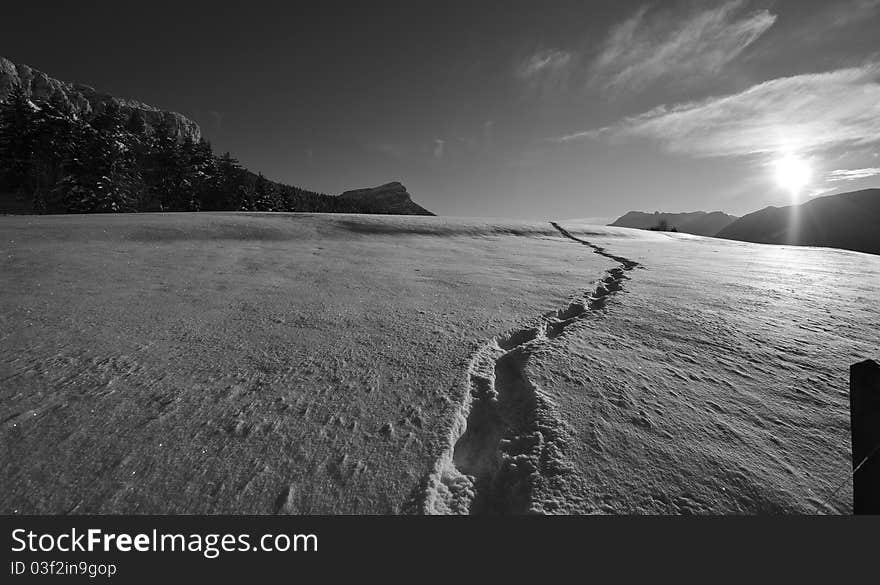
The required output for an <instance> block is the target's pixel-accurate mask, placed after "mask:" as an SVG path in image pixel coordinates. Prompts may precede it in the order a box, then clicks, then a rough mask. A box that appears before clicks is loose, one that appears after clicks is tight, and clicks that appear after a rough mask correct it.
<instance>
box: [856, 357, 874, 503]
mask: <svg viewBox="0 0 880 585" xmlns="http://www.w3.org/2000/svg"><path fill="white" fill-rule="evenodd" d="M849 414H850V430H851V433H852V464H853V469H854V470H855V469H856V468H857V467H858V466H859V465H861V467H858V471H856V472H855V473H854V475H853V513H855V514H880V450H878V447H880V365H878V364H877V362H875V361H874V360H865V361H863V362H859V363H857V364H853V365H851V366H850V368H849ZM865 457H868V458H869V459H868V460H867V461H864V459H865ZM863 461H864V463H863Z"/></svg>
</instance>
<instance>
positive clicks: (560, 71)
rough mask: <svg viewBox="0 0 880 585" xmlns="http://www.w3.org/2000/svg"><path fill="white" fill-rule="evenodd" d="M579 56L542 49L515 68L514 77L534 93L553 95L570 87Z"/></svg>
mask: <svg viewBox="0 0 880 585" xmlns="http://www.w3.org/2000/svg"><path fill="white" fill-rule="evenodd" d="M576 60H577V55H576V54H575V53H573V52H569V51H563V50H561V49H541V50H539V51H536V52H534V53H532V54H531V55H529V56H528V57H526V58H525V59H523V60H522V61H521V62H520V63H518V64H517V65H516V66H515V68H514V72H513V73H514V76H515V77H516V78H517V79H519V80H520V81H521V82H522V83H524V84H525V85H526V87H528V88H529V90H531V91H533V92H538V93H540V94H544V95H545V96H546V95H552V94H554V93H558V92H559V91H562V90H565V89H566V88H567V87H568V82H569V78H570V77H571V75H572V73H573V72H574V70H575V69H576V67H575V64H576Z"/></svg>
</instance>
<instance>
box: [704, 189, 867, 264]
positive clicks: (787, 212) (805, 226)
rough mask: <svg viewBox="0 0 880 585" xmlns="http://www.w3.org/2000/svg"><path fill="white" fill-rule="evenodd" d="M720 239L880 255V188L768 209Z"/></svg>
mask: <svg viewBox="0 0 880 585" xmlns="http://www.w3.org/2000/svg"><path fill="white" fill-rule="evenodd" d="M716 237H719V238H724V239H728V240H742V241H745V242H756V243H761V244H792V245H798V246H822V247H827V248H843V249H845V250H855V251H857V252H867V253H869V254H880V189H863V190H861V191H852V192H850V193H841V194H839V195H828V196H826V197H817V198H815V199H812V200H810V201H807V202H806V203H803V204H801V205H792V206H788V207H765V208H764V209H762V210H760V211H756V212H754V213H750V214H748V215H744V216H743V217H741V218H739V219H738V220H737V221H735V222H733V223H732V224H730V225H728V226H727V227H725V228H724V229H722V230H720V231H719V232H718V233H717V234H716Z"/></svg>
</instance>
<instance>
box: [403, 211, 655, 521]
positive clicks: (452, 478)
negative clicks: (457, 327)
mask: <svg viewBox="0 0 880 585" xmlns="http://www.w3.org/2000/svg"><path fill="white" fill-rule="evenodd" d="M551 225H553V227H554V228H556V230H558V231H559V233H560V234H562V235H563V236H565V237H566V238H568V239H571V240H574V241H575V242H578V243H580V244H582V245H584V246H588V247H590V248H592V250H593V252H595V253H596V254H599V255H601V256H604V257H606V258H609V259H611V260H614V261H615V262H617V263H619V264H620V266H617V267H614V268H611V269H610V270H607V271H606V273H605V276H604V278H602V279H601V280H600V281H599V282H598V283H597V284H596V285H595V287H594V288H593V289H591V290H590V291H588V292H587V293H586V294H584V295H583V296H581V297H580V298H577V299H575V300H573V301H572V302H571V303H569V304H568V305H567V306H566V307H563V308H560V309H557V310H555V311H550V312H549V313H545V314H544V315H542V316H541V317H540V318H539V319H536V320H535V323H536V324H534V325H532V326H528V327H524V328H522V329H515V330H512V331H508V332H506V333H504V334H501V335H498V336H496V337H493V338H492V339H491V340H489V341H488V342H487V343H486V344H484V345H483V346H481V347H480V348H479V349H478V350H477V351H476V353H475V354H474V355H473V356H472V358H471V360H470V362H469V364H468V369H467V385H466V386H467V391H466V393H465V396H464V397H463V400H462V404H461V405H460V408H459V411H458V413H457V416H456V418H455V422H454V423H453V426H452V428H451V429H450V433H449V437H448V445H447V447H446V448H445V449H444V451H443V452H442V453H441V455H440V457H439V458H438V460H437V461H436V463H435V465H434V469H433V470H432V471H431V472H430V473H429V475H428V477H427V479H426V481H425V487H424V491H423V494H422V499H421V502H420V510H419V511H420V512H421V513H423V514H524V513H555V512H564V508H563V506H564V504H565V501H566V498H567V497H568V498H570V497H571V495H572V493H573V490H572V489H571V487H572V486H571V485H570V484H569V482H570V476H571V471H572V466H571V464H570V463H569V462H568V459H567V457H566V453H565V452H566V444H567V442H568V440H569V435H570V433H569V431H568V429H567V427H566V424H565V423H564V421H563V420H562V419H561V418H560V417H559V416H558V415H557V413H556V406H555V405H554V404H553V402H552V400H551V399H550V397H549V396H547V395H546V394H545V393H544V392H542V391H541V389H540V388H538V387H537V386H536V385H535V384H534V383H533V382H532V381H531V380H530V379H529V377H528V374H527V366H528V363H529V360H530V358H531V357H532V356H533V355H534V354H535V353H536V352H538V351H540V350H543V349H546V348H547V347H548V346H549V345H550V344H553V343H556V341H555V340H557V338H559V337H560V336H561V335H562V334H563V332H564V331H565V329H566V328H567V327H568V326H569V325H571V324H572V323H575V322H577V321H578V320H580V319H583V318H585V317H586V316H588V315H590V314H591V313H593V312H596V311H599V310H601V309H603V308H604V307H605V303H606V301H607V299H608V298H609V297H610V296H612V295H614V294H615V293H617V292H618V291H620V290H622V288H623V281H624V280H626V279H627V276H626V272H628V271H630V270H632V269H633V268H635V267H636V266H638V263H637V262H634V261H632V260H629V259H627V258H623V257H621V256H615V255H614V254H611V253H609V252H607V251H606V250H605V249H604V248H602V247H600V246H597V245H595V244H593V243H591V242H588V241H586V240H583V239H580V238H578V237H575V236H573V235H572V234H571V233H569V232H568V231H567V230H566V229H565V228H563V227H562V226H560V225H559V224H557V223H555V222H551Z"/></svg>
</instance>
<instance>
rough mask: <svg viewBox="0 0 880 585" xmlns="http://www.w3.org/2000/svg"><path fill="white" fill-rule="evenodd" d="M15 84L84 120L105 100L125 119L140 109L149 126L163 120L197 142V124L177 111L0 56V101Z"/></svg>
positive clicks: (179, 135)
mask: <svg viewBox="0 0 880 585" xmlns="http://www.w3.org/2000/svg"><path fill="white" fill-rule="evenodd" d="M16 84H17V85H19V86H20V87H21V88H22V89H23V90H24V92H25V94H26V95H27V96H28V97H30V98H31V99H33V100H35V101H36V100H42V101H46V102H53V103H55V104H56V105H57V106H58V107H59V108H61V109H63V110H64V111H66V112H68V113H72V114H76V115H77V116H80V117H83V118H85V119H91V118H94V117H95V116H96V115H97V114H99V113H100V112H102V111H104V109H105V108H106V107H107V103H108V102H113V103H115V104H116V105H117V106H119V109H120V110H121V111H122V113H123V114H124V115H125V116H126V118H128V117H131V115H132V114H134V113H135V112H136V111H137V112H140V114H141V116H143V120H144V122H145V124H146V126H147V127H148V128H149V129H152V128H155V127H156V126H158V125H159V124H160V123H161V122H162V121H165V122H167V123H168V125H169V126H170V128H171V131H172V133H173V134H174V135H175V136H176V138H177V139H178V140H184V139H186V138H189V139H191V140H192V141H193V142H198V140H199V138H201V135H202V133H201V130H200V128H199V125H198V124H196V123H195V122H193V121H192V120H190V119H189V118H187V117H186V116H184V115H182V114H178V113H177V112H167V111H164V110H160V109H158V108H154V107H153V106H149V105H147V104H143V103H141V102H138V101H135V100H130V99H122V98H118V97H114V96H112V95H109V94H106V93H100V92H98V91H96V90H95V88H93V87H89V86H88V85H82V84H78V83H68V82H66V81H59V80H57V79H55V78H53V77H49V76H48V75H46V74H45V73H43V72H42V71H38V70H36V69H34V68H32V67H29V66H27V65H19V64H17V63H13V62H12V61H10V60H9V59H6V58H4V57H0V101H3V100H5V99H6V98H7V96H8V95H9V92H10V91H11V90H12V87H13V86H14V85H16Z"/></svg>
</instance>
